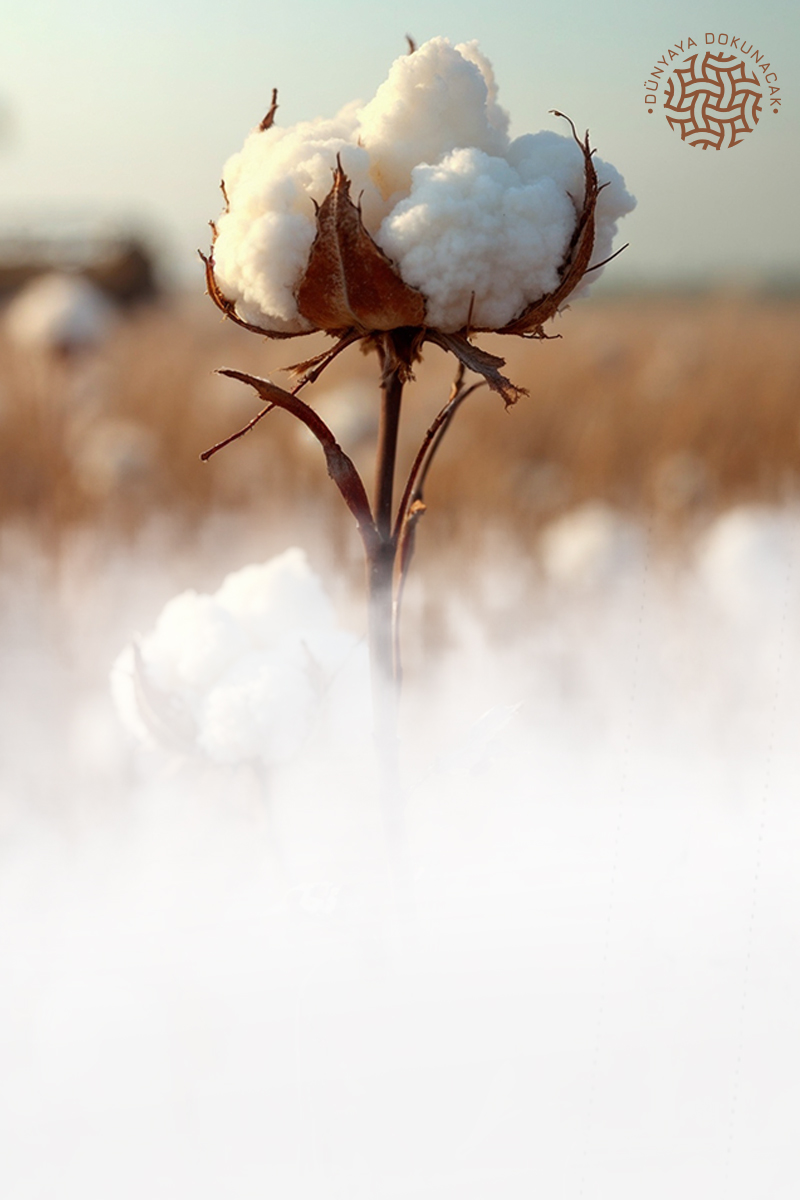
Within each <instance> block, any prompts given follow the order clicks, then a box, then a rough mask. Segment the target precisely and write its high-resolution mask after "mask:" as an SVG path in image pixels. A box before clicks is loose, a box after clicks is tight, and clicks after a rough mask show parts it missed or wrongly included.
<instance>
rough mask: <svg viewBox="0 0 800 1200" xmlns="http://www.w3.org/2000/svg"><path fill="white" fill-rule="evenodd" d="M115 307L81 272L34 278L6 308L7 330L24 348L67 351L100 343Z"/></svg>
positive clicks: (41, 350)
mask: <svg viewBox="0 0 800 1200" xmlns="http://www.w3.org/2000/svg"><path fill="white" fill-rule="evenodd" d="M114 317H115V312H114V307H113V305H112V304H111V302H110V301H109V300H107V299H106V297H105V296H104V295H103V293H102V292H101V291H100V290H99V288H96V287H95V286H94V284H92V283H90V282H89V281H88V279H84V278H83V277H82V276H80V275H64V274H60V273H58V272H52V273H51V274H48V275H39V276H38V277H37V278H36V279H33V280H32V281H31V282H30V283H29V284H28V285H27V286H26V287H25V288H23V289H22V291H21V292H20V293H19V294H18V295H17V296H16V297H15V298H14V300H13V301H12V302H11V304H10V305H9V307H8V309H7V310H6V315H5V325H6V332H7V333H8V336H9V338H10V339H11V341H12V342H13V343H15V344H16V345H17V346H19V347H20V348H21V349H25V350H35V351H38V352H41V353H54V354H69V353H74V352H75V351H77V350H87V349H90V348H91V347H93V346H97V345H99V344H100V343H101V342H102V341H103V340H104V339H105V337H106V336H107V335H108V333H109V332H110V330H111V327H112V325H113V324H114Z"/></svg>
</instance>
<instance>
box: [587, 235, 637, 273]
mask: <svg viewBox="0 0 800 1200" xmlns="http://www.w3.org/2000/svg"><path fill="white" fill-rule="evenodd" d="M628 246H630V242H626V243H625V245H624V246H620V248H619V250H615V251H614V253H613V254H609V256H608V258H604V259H603V261H602V262H599V263H595V264H594V266H593V267H587V268H586V270H585V271H584V275H588V274H589V272H590V271H599V270H600V268H601V267H604V266H605V265H606V263H610V262H611V260H612V258H616V257H617V255H618V254H622V251H623V250H627V249H628Z"/></svg>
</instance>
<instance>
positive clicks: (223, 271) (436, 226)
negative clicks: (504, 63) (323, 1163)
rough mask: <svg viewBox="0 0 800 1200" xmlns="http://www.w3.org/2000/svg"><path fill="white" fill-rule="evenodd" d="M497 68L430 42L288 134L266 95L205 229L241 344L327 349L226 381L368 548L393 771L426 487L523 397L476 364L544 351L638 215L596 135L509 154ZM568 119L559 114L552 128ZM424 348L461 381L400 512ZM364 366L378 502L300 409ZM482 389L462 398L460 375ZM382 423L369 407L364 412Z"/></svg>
mask: <svg viewBox="0 0 800 1200" xmlns="http://www.w3.org/2000/svg"><path fill="white" fill-rule="evenodd" d="M497 97H498V89H497V85H496V82H495V78H494V74H493V71H492V67H491V64H490V63H489V61H488V59H487V58H486V57H485V56H484V55H483V53H482V52H481V51H480V49H479V48H478V45H477V43H475V42H470V43H466V44H461V45H452V44H451V43H450V42H449V41H448V40H447V39H446V38H442V37H439V38H433V39H432V40H431V41H429V42H426V43H425V44H424V45H422V46H420V47H419V48H416V47H415V46H414V45H413V44H410V52H409V54H408V55H405V56H403V57H401V58H399V59H398V60H397V61H396V62H395V63H394V64H393V65H392V67H391V69H390V71H389V75H388V78H387V79H386V81H385V82H384V83H383V84H381V86H380V87H379V88H378V90H377V92H376V94H375V96H374V97H373V98H372V99H371V100H370V101H368V102H367V103H366V104H361V103H358V102H356V103H352V104H349V105H347V106H346V107H345V108H343V109H342V110H341V112H339V113H338V114H337V115H336V116H334V117H333V118H330V119H322V118H320V119H318V120H314V121H306V122H301V123H299V124H297V125H294V126H289V127H287V128H282V127H281V126H280V125H279V124H278V123H277V121H276V116H277V93H276V92H273V95H272V104H271V106H270V109H269V111H268V113H267V115H266V116H265V117H264V119H263V120H262V121H261V123H260V125H259V126H258V127H257V128H255V129H254V130H253V131H252V132H251V133H250V134H249V135H248V137H247V139H246V140H245V143H244V145H243V147H242V149H241V150H240V151H239V152H238V153H237V154H234V155H233V157H232V158H231V159H230V160H229V161H228V163H227V164H226V166H225V168H224V172H223V181H222V192H223V198H224V211H223V213H222V215H221V216H220V217H219V219H218V220H217V222H216V223H215V224H213V225H212V229H213V234H214V237H213V244H212V249H211V251H210V253H209V255H208V257H207V258H205V257H204V261H205V266H206V281H207V288H208V292H209V295H210V296H211V298H212V299H213V301H214V302H215V303H216V304H217V306H218V307H219V308H220V309H221V310H222V311H223V313H224V314H225V315H226V316H227V317H229V318H230V319H231V320H233V321H235V322H236V323H237V324H238V325H240V326H242V327H243V328H245V329H247V330H250V331H252V332H254V333H257V334H260V335H263V336H265V337H269V338H279V339H288V338H294V337H300V336H302V335H304V334H309V333H314V332H323V333H325V334H327V335H328V336H329V337H331V338H332V339H333V340H334V344H333V346H332V347H331V348H329V349H327V350H326V351H325V352H324V353H322V354H319V355H317V356H316V357H314V358H311V359H308V360H307V361H304V362H300V363H298V364H297V365H295V366H294V367H292V368H291V370H292V372H293V373H294V375H295V378H296V382H295V384H294V386H293V387H292V388H291V390H287V389H284V388H281V387H279V386H277V385H276V384H274V383H273V382H271V381H270V380H268V379H262V378H258V377H255V376H253V375H248V374H245V373H244V372H242V371H237V370H231V369H225V370H223V371H222V374H224V375H228V376H230V377H232V378H234V379H238V380H241V381H242V382H244V383H246V384H248V385H249V386H250V387H252V388H253V389H254V390H255V391H256V393H257V394H258V396H259V397H260V400H261V402H262V407H261V409H260V411H259V412H258V413H257V414H256V416H255V417H254V418H253V419H252V420H251V421H250V422H249V423H248V425H247V426H246V427H245V428H244V429H242V430H239V431H237V432H236V433H234V434H232V435H231V436H230V437H227V438H225V439H224V440H223V441H221V442H220V443H218V444H217V445H216V446H214V447H212V448H211V449H210V450H208V451H206V453H205V455H204V456H203V457H204V458H206V459H207V458H209V457H210V456H211V455H212V454H214V453H216V452H217V451H218V450H220V449H222V447H223V446H226V445H228V444H229V443H230V442H232V441H235V440H236V438H238V437H240V436H241V435H242V434H243V433H245V432H247V431H248V430H250V429H252V428H253V426H254V425H255V424H256V423H257V422H258V421H259V420H261V418H262V417H264V416H265V415H266V414H267V413H268V412H270V411H271V410H272V409H274V408H281V409H284V410H286V411H288V412H290V413H292V414H293V416H295V417H296V418H297V419H298V420H299V421H301V422H302V423H303V424H304V425H305V426H306V428H307V429H308V430H309V431H310V432H311V434H313V435H314V437H315V438H316V439H317V441H318V442H319V443H320V445H321V447H322V449H323V451H324V454H325V458H326V462H327V468H328V473H329V475H330V476H331V478H332V479H333V481H334V483H335V484H336V486H337V487H338V489H339V491H340V492H341V495H342V497H343V498H344V501H345V503H346V504H347V506H348V508H349V509H350V511H351V512H352V514H353V516H354V518H355V520H356V523H357V526H358V529H359V532H360V534H361V538H362V541H363V545H364V551H365V557H366V564H367V588H368V598H369V647H370V658H371V665H372V681H373V696H374V704H375V725H376V736H377V739H378V743H379V745H380V747H381V748H382V753H383V756H384V761H385V763H386V764H387V767H388V770H389V772H390V773H391V771H393V769H394V767H393V762H394V757H393V756H394V749H395V747H396V719H397V699H398V691H399V681H400V661H399V648H398V646H399V639H398V627H399V625H398V622H399V611H400V602H401V599H402V590H403V582H404V579H405V575H406V572H407V570H408V566H409V563H410V560H411V556H412V552H413V546H414V536H415V530H416V526H417V523H418V521H419V518H420V516H421V515H422V513H423V512H424V511H425V504H424V500H423V492H424V486H425V481H426V477H427V474H428V471H429V469H430V467H431V463H432V461H433V459H434V456H435V454H436V452H437V449H438V447H439V445H440V444H441V441H442V438H443V437H444V436H445V434H446V432H447V430H448V428H449V426H450V423H451V421H452V419H453V417H454V415H455V413H456V411H457V410H458V409H459V407H460V406H461V404H462V403H463V401H464V400H466V399H467V397H468V396H470V395H471V394H472V393H473V392H474V390H475V388H476V387H478V386H481V385H482V384H484V383H485V384H487V385H488V386H489V387H490V388H491V389H492V390H493V391H494V392H495V393H497V394H498V395H499V397H500V398H501V399H502V401H503V402H504V403H505V405H506V406H510V405H513V404H514V403H515V402H516V401H517V400H518V399H519V398H520V397H521V396H522V395H523V394H524V389H523V388H520V387H518V386H517V385H515V384H514V383H513V382H512V381H511V380H510V379H508V378H507V377H506V376H505V375H504V374H503V373H502V368H503V367H504V365H505V363H504V360H503V359H502V358H501V357H500V356H498V355H496V354H490V353H488V352H487V351H486V350H484V349H482V348H480V347H479V346H477V345H476V344H475V342H474V340H473V339H474V337H475V335H476V334H480V333H486V332H492V333H499V334H503V335H515V336H518V337H523V338H528V339H538V338H546V337H548V336H551V335H549V334H548V333H547V332H546V326H547V325H548V323H549V322H550V321H551V320H552V319H553V318H554V317H555V316H556V315H557V314H558V313H559V312H560V311H561V310H562V309H563V308H564V306H565V304H566V302H567V300H568V299H569V298H570V297H572V296H574V295H577V294H579V293H580V292H582V291H584V290H585V289H586V286H587V282H588V279H589V278H590V277H593V276H592V275H591V273H595V276H596V274H597V273H598V272H599V271H600V270H601V269H602V267H603V266H604V264H605V262H606V261H608V259H609V258H610V257H613V254H612V242H613V239H614V235H615V233H616V223H617V221H618V219H619V218H620V217H622V216H624V214H625V213H627V212H629V211H630V210H631V209H632V208H633V206H634V200H633V198H632V197H631V196H630V195H629V194H628V192H627V191H626V189H625V185H624V182H623V179H622V177H621V176H620V174H619V173H618V172H617V171H616V169H615V168H614V167H613V166H611V165H610V164H608V163H605V162H603V161H602V160H601V159H599V158H596V157H595V155H594V152H593V151H592V149H591V148H590V144H589V135H588V133H587V134H586V136H585V137H584V138H583V139H581V138H580V137H579V136H578V135H577V133H576V131H575V127H574V125H573V124H572V122H571V121H569V119H568V118H565V120H567V121H568V125H569V128H570V132H569V133H567V134H565V135H561V134H557V133H554V132H548V131H544V132H541V133H536V134H526V135H523V136H522V137H518V138H516V139H514V140H511V138H510V137H509V133H508V128H509V117H508V114H507V113H506V112H505V110H504V109H503V108H502V107H501V106H500V104H499V103H498V98H497ZM556 115H557V116H559V117H561V116H562V114H560V113H557V114H556ZM427 344H432V345H435V346H438V347H440V348H442V349H444V350H445V351H447V352H449V353H451V354H452V355H453V356H454V357H455V359H456V361H457V373H456V378H455V383H454V385H453V388H452V391H451V393H450V396H449V398H448V399H447V402H446V403H445V404H444V406H443V407H442V408H441V409H440V411H439V412H438V413H437V414H436V415H435V417H434V419H433V421H432V422H431V424H430V427H429V429H428V431H427V433H426V435H425V437H424V439H423V441H422V444H421V445H420V447H419V450H418V452H417V454H416V456H415V458H414V461H413V463H412V466H411V469H410V471H409V474H408V476H407V478H406V480H405V482H404V484H403V486H402V488H401V489H400V499H399V502H397V503H396V502H395V501H396V496H395V491H396V489H395V465H396V452H397V441H398V428H399V423H400V416H401V408H402V399H403V390H404V386H405V385H406V384H407V383H408V381H409V380H410V379H411V378H412V371H413V367H414V364H415V363H416V362H417V361H419V360H420V358H421V356H422V353H423V349H424V347H425V346H426V345H427ZM355 345H360V346H361V348H362V349H364V350H366V351H374V352H375V354H376V356H377V359H378V367H379V381H380V405H379V410H380V414H379V427H378V436H377V450H376V468H375V480H374V496H373V499H372V502H370V499H369V497H368V494H367V488H366V486H365V484H364V481H363V480H362V478H361V476H360V475H359V473H358V471H357V470H356V467H355V465H354V464H353V462H352V460H351V459H350V458H349V457H348V455H347V454H346V453H345V452H344V451H343V450H342V448H341V446H340V444H339V442H338V440H337V437H336V435H335V433H334V431H333V430H332V429H331V428H330V427H329V425H328V424H327V423H326V422H325V421H324V420H323V419H322V416H321V415H320V413H319V412H318V411H317V410H316V409H315V408H314V407H312V405H311V404H309V403H306V401H305V400H304V399H301V396H300V393H301V392H302V391H303V390H304V389H305V388H306V387H308V386H309V385H310V384H312V383H314V382H315V381H316V380H317V379H318V378H319V376H320V374H321V373H322V372H323V371H324V370H325V368H326V367H327V366H328V365H329V364H330V363H331V362H332V361H333V360H334V359H335V358H336V357H337V356H338V355H339V354H340V353H342V351H344V350H346V349H347V348H348V347H351V346H355ZM467 371H469V372H471V373H475V374H477V375H478V377H479V379H478V381H477V382H473V383H467V382H466V379H465V372H467ZM376 407H378V406H377V405H376Z"/></svg>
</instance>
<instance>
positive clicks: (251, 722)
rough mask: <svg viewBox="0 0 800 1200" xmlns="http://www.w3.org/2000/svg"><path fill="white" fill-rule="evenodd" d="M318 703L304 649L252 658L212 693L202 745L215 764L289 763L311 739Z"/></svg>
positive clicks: (229, 673)
mask: <svg viewBox="0 0 800 1200" xmlns="http://www.w3.org/2000/svg"><path fill="white" fill-rule="evenodd" d="M315 699H316V697H315V692H314V688H313V685H312V681H311V679H310V676H309V673H308V671H307V669H306V664H305V663H304V662H303V656H302V647H299V646H296V647H293V648H291V649H283V650H282V651H281V652H279V653H275V652H274V651H273V652H272V653H266V652H262V653H260V654H253V655H250V656H249V657H248V658H246V659H242V660H241V661H240V662H238V663H236V664H235V665H234V666H233V667H232V668H231V669H230V670H228V671H227V672H226V674H225V675H224V676H223V678H222V679H220V681H219V682H218V684H217V685H216V686H215V687H214V688H213V689H212V690H211V691H210V692H209V694H208V696H207V698H206V701H205V705H204V708H203V713H202V718H201V724H200V733H199V737H198V744H199V745H200V747H201V748H202V749H203V750H204V751H205V752H206V753H207V754H208V756H209V758H211V759H213V760H214V761H215V762H220V763H239V762H247V761H249V760H253V759H262V760H263V761H264V762H265V763H280V762H284V761H285V760H286V759H288V758H290V757H291V756H292V755H293V754H295V753H296V752H297V750H299V748H300V746H301V745H302V743H303V741H304V739H305V737H306V736H307V734H308V731H309V727H310V722H311V717H312V714H313V709H314V702H315Z"/></svg>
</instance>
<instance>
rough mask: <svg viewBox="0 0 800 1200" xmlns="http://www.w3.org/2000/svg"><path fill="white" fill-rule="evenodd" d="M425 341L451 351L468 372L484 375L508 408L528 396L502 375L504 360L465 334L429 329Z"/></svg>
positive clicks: (524, 389)
mask: <svg viewBox="0 0 800 1200" xmlns="http://www.w3.org/2000/svg"><path fill="white" fill-rule="evenodd" d="M504 332H505V331H504ZM425 340H426V341H428V342H433V343H434V345H436V346H441V347H442V349H443V350H449V351H450V353H451V354H455V356H456V358H457V359H458V360H459V362H461V363H463V364H464V366H465V367H466V368H467V370H468V371H475V373H476V374H478V375H482V376H483V378H484V379H485V380H486V382H487V383H488V385H489V387H490V388H491V389H492V390H493V391H495V392H499V394H500V395H501V396H502V397H503V400H504V401H505V404H506V407H507V408H508V407H509V406H510V405H512V404H516V402H517V400H519V398H520V396H527V394H528V392H527V389H526V388H521V387H517V385H516V384H515V383H512V382H511V380H510V379H507V378H506V376H505V375H501V373H500V370H499V368H500V367H504V366H505V365H506V360H505V359H504V358H500V356H499V355H497V354H490V353H489V352H488V350H481V349H480V348H479V347H478V346H473V345H472V342H469V341H467V339H466V338H465V337H464V335H463V333H441V332H440V331H439V330H438V329H429V330H427V331H426V335H425Z"/></svg>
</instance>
